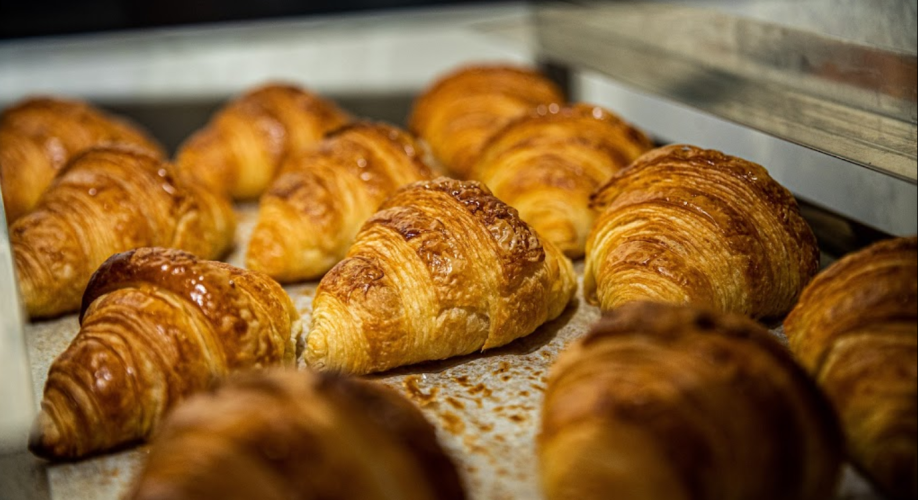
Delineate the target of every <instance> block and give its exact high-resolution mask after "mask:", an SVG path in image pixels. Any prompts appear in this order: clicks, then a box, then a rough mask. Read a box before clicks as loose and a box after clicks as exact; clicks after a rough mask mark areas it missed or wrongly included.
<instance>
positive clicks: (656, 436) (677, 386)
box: [538, 302, 843, 500]
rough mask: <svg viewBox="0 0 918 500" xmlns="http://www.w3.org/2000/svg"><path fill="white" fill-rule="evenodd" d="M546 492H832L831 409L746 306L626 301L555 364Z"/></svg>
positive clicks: (745, 495)
mask: <svg viewBox="0 0 918 500" xmlns="http://www.w3.org/2000/svg"><path fill="white" fill-rule="evenodd" d="M538 454H539V464H540V472H541V481H542V485H543V490H544V492H545V496H546V498H547V499H548V500H592V499H606V498H610V494H611V493H612V492H614V495H613V496H612V497H614V498H627V499H628V500H645V499H646V500H660V499H667V500H689V499H692V500H775V499H779V498H780V499H782V500H813V499H817V498H819V499H828V498H834V492H835V489H836V486H837V483H838V479H839V477H840V469H841V463H842V459H843V450H842V438H841V431H840V430H839V427H838V422H837V420H836V418H835V415H834V414H833V412H832V409H831V407H830V405H829V403H828V401H827V400H826V399H825V396H824V395H823V394H822V393H820V392H819V390H818V388H817V387H816V385H815V384H814V383H813V382H812V380H811V379H810V378H809V377H808V376H807V374H806V372H805V371H804V370H802V369H801V368H800V367H799V366H798V365H796V363H795V362H794V360H793V359H792V357H791V355H790V354H789V353H788V352H787V351H786V350H785V348H784V347H783V346H782V345H780V344H779V343H778V342H777V341H776V340H775V339H773V338H771V336H770V334H769V333H768V331H767V330H765V329H764V328H762V327H760V326H758V325H757V324H755V323H754V322H752V321H751V320H749V319H747V318H744V317H742V316H739V315H727V314H722V313H713V312H708V311H704V310H699V309H695V308H691V307H686V306H675V305H669V304H662V303H652V302H632V303H628V304H625V305H622V306H621V307H619V308H617V309H616V310H614V311H612V312H611V313H607V314H606V315H605V316H604V317H603V319H602V320H601V321H600V322H599V323H598V324H597V325H596V326H595V327H594V328H593V330H592V331H591V332H590V333H589V334H587V336H585V337H583V338H582V339H580V340H579V341H577V343H575V344H574V345H573V346H571V347H570V348H568V349H567V350H566V351H565V352H563V353H562V354H561V356H560V357H559V358H558V360H557V362H556V363H555V364H554V366H552V368H551V372H550V375H549V381H548V388H547V390H546V394H545V403H544V407H543V412H542V428H541V433H540V434H539V436H538Z"/></svg>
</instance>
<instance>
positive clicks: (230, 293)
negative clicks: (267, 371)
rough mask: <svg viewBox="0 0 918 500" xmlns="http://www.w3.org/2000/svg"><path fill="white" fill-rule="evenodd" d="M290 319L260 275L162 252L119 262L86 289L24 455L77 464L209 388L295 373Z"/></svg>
mask: <svg viewBox="0 0 918 500" xmlns="http://www.w3.org/2000/svg"><path fill="white" fill-rule="evenodd" d="M296 318H297V313H296V310H295V309H294V307H293V304H292V303H291V301H290V298H289V297H288V296H287V294H286V293H285V292H284V290H283V289H282V288H281V287H280V286H279V285H278V284H277V283H275V282H274V281H273V280H271V279H270V278H268V277H267V276H265V275H263V274H261V273H255V272H251V271H245V270H242V269H237V268H234V267H232V266H230V265H228V264H224V263H222V262H213V261H204V260H198V259H197V258H195V257H194V256H193V255H191V254H188V253H185V252H182V251H180V250H172V249H164V248H140V249H137V250H131V251H129V252H124V253H120V254H117V255H114V256H112V257H111V258H110V259H108V260H107V261H105V263H104V264H103V265H102V267H100V268H99V270H98V271H96V273H95V274H94V275H93V277H92V281H90V283H89V286H88V287H87V288H86V294H85V295H84V296H83V308H82V310H81V312H80V332H79V333H78V334H77V336H76V337H75V338H74V339H73V341H72V342H71V343H70V346H69V347H67V350H66V351H64V353H63V354H61V355H60V356H58V358H57V359H55V360H54V363H53V364H52V365H51V369H50V370H49V372H48V380H47V382H46V383H45V392H44V398H43V399H42V402H41V413H40V414H39V416H38V418H37V419H36V422H35V427H34V429H33V434H32V438H31V441H30V443H29V448H30V449H31V450H32V452H33V453H35V454H37V455H39V456H42V457H45V458H49V459H75V458H80V457H84V456H86V455H90V454H94V453H99V452H103V451H107V450H110V449H113V448H117V447H121V446H124V445H127V444H130V443H132V442H135V441H138V440H142V439H145V438H147V437H148V436H149V435H150V433H151V432H152V431H153V430H154V429H155V428H156V426H157V425H158V424H159V422H160V421H161V419H162V418H163V416H164V415H165V414H166V413H167V412H168V411H169V410H170V409H171V408H172V407H173V406H175V404H176V403H178V402H179V401H181V400H182V399H183V398H185V397H186V396H188V395H189V394H191V393H193V392H195V391H198V390H202V389H205V388H207V387H208V386H209V385H210V384H211V383H212V382H213V381H214V379H216V378H219V377H223V376H225V375H227V374H228V373H230V372H234V371H237V370H242V369H248V368H260V367H266V366H270V365H276V364H279V363H281V362H282V361H284V360H285V359H286V360H287V361H292V354H293V351H292V350H293V344H292V337H291V335H292V331H291V330H292V328H293V325H294V322H295V321H296Z"/></svg>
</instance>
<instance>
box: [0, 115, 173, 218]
mask: <svg viewBox="0 0 918 500" xmlns="http://www.w3.org/2000/svg"><path fill="white" fill-rule="evenodd" d="M116 143H120V144H130V145H132V146H133V147H136V148H139V149H143V150H144V151H146V152H147V153H148V154H151V155H153V156H157V157H159V158H162V157H163V151H162V149H161V148H160V146H159V145H158V144H157V143H156V141H154V140H153V139H151V138H150V137H149V136H148V135H147V134H146V133H145V132H143V131H142V130H140V129H139V128H137V127H136V126H135V125H133V124H131V123H128V122H127V121H125V120H124V119H122V118H118V117H115V116H112V115H109V114H107V113H105V112H103V111H101V110H99V109H96V108H94V107H93V106H91V105H89V104H87V103H84V102H81V101H75V100H68V99H59V98H51V97H36V98H31V99H26V100H24V101H22V102H19V103H17V104H16V105H14V106H13V107H11V108H9V109H7V110H5V111H4V112H3V114H2V115H0V185H2V191H3V206H4V207H5V208H6V220H7V223H8V224H12V223H13V221H15V220H16V219H18V218H19V217H22V216H23V215H25V214H26V213H28V212H29V211H31V210H32V209H33V208H34V207H35V205H36V204H37V203H38V199H39V198H40V197H41V195H42V193H44V192H45V189H47V188H48V186H49V185H50V184H51V181H52V180H53V179H54V177H55V176H56V175H57V173H58V171H59V170H60V169H61V168H63V166H64V165H66V164H67V162H68V161H70V159H72V158H73V157H74V156H75V155H77V154H79V153H80V152H82V151H85V150H86V149H89V148H91V147H94V146H103V145H111V144H116Z"/></svg>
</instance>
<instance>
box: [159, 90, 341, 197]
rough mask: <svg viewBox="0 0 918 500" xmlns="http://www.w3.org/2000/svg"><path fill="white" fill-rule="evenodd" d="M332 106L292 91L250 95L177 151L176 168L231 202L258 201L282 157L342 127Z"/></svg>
mask: <svg viewBox="0 0 918 500" xmlns="http://www.w3.org/2000/svg"><path fill="white" fill-rule="evenodd" d="M349 120H350V118H349V117H348V115H347V114H346V113H345V112H343V111H341V110H340V109H338V107H337V106H335V104H334V103H332V102H330V101H327V100H325V99H322V98H321V97H319V96H317V95H315V94H312V93H310V92H308V91H306V90H303V89H301V88H298V87H295V86H292V85H280V84H271V85H265V86H263V87H259V88H257V89H255V90H252V91H250V92H248V93H246V94H244V95H242V96H241V97H239V98H237V99H235V100H233V101H231V102H230V103H229V104H227V105H226V106H225V107H224V108H223V109H221V110H220V111H218V112H217V114H216V115H214V117H213V118H212V119H211V120H210V123H208V124H207V126H206V127H204V128H203V129H201V130H199V131H198V132H196V133H195V134H194V135H192V136H191V138H189V139H188V140H187V141H186V142H185V144H183V145H182V146H181V148H180V149H179V152H178V154H177V156H176V164H177V165H178V167H179V168H180V169H181V170H182V171H187V172H189V173H191V174H192V175H194V176H196V177H198V178H199V179H201V180H202V181H203V182H204V183H205V184H206V185H208V186H210V187H211V188H212V189H214V190H217V191H219V192H223V193H228V194H229V195H230V196H232V197H233V198H237V199H239V198H255V197H258V196H259V195H260V194H261V193H262V192H263V191H264V190H265V189H267V187H268V184H270V182H271V180H272V179H273V178H274V174H275V173H276V172H277V169H278V167H279V166H280V163H281V161H282V160H283V158H284V156H285V155H287V154H289V153H291V152H295V151H297V150H298V149H300V148H302V147H305V146H309V145H312V144H314V143H316V142H318V141H319V140H320V139H321V138H322V137H323V136H324V135H325V134H326V133H327V132H329V131H331V130H334V129H336V128H338V127H340V126H341V125H344V124H345V123H347V122H348V121H349Z"/></svg>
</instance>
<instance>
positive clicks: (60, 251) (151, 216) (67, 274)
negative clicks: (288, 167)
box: [10, 147, 235, 317]
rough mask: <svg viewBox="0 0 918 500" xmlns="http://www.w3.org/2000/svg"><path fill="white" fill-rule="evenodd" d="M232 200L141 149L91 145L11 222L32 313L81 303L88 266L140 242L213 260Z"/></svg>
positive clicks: (228, 227)
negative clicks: (29, 209)
mask: <svg viewBox="0 0 918 500" xmlns="http://www.w3.org/2000/svg"><path fill="white" fill-rule="evenodd" d="M234 227H235V216H234V214H233V211H232V207H231V206H230V204H229V201H228V200H226V199H223V198H222V197H219V196H216V195H214V194H211V193H209V192H208V191H207V190H206V189H205V188H204V187H203V186H201V185H199V184H198V183H197V182H196V181H194V180H193V179H188V178H184V177H181V176H179V175H176V173H175V171H174V169H173V167H172V166H171V165H168V164H166V163H163V162H162V161H160V160H158V159H156V158H154V157H152V156H149V155H147V154H145V153H143V152H140V151H137V150H133V149H126V148H123V147H107V148H96V149H90V150H88V151H86V152H84V153H82V154H80V155H79V156H77V157H76V158H74V159H73V160H72V161H71V162H70V164H68V165H67V167H65V168H64V170H62V171H61V174H60V175H59V176H58V177H57V178H56V179H55V181H54V182H53V183H52V185H51V186H50V187H49V188H48V190H47V192H46V193H45V194H44V196H42V198H41V201H40V202H39V204H38V205H37V206H36V208H35V210H33V211H32V212H30V213H29V214H28V215H26V216H25V217H21V218H20V219H19V220H17V221H16V222H14V223H13V225H12V227H10V243H11V247H12V249H13V254H14V257H15V261H16V271H17V274H18V276H19V288H20V291H21V292H22V297H23V301H24V302H25V306H26V309H27V310H28V313H29V315H30V316H32V317H47V316H55V315H59V314H63V313H67V312H71V311H75V310H76V309H78V308H79V307H80V297H81V296H82V295H83V289H84V288H85V287H86V283H88V282H89V278H90V277H91V276H92V273H93V271H95V270H96V268H97V267H99V265H100V264H102V263H103V262H104V261H105V259H107V258H108V257H110V256H111V255H112V254H115V253H117V252H123V251H125V250H129V249H132V248H138V247H144V246H162V247H171V248H180V249H183V250H187V251H189V252H192V253H194V254H196V255H200V256H201V257H203V258H215V257H218V256H220V255H221V254H223V253H224V252H225V251H226V250H227V249H228V248H229V246H230V245H231V244H232V239H233V230H234Z"/></svg>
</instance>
